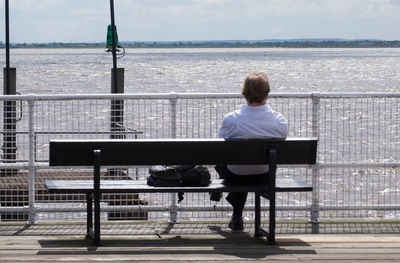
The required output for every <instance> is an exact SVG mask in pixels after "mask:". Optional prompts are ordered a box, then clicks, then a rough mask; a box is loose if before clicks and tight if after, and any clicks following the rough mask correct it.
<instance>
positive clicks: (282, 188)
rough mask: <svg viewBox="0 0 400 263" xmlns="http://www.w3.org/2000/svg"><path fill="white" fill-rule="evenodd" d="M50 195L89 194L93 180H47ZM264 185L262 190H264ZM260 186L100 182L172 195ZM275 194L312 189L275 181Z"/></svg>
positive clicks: (107, 189)
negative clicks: (174, 193) (157, 185)
mask: <svg viewBox="0 0 400 263" xmlns="http://www.w3.org/2000/svg"><path fill="white" fill-rule="evenodd" d="M45 185H46V187H47V189H48V190H49V192H50V193H83V192H84V193H90V192H93V180H47V181H46V183H45ZM266 187H267V186H266V185H265V186H264V188H265V189H266ZM264 188H263V186H260V185H229V186H226V185H224V184H222V180H219V179H218V180H212V182H211V184H210V185H209V186H193V187H191V186H188V187H154V186H149V185H147V182H146V181H143V180H140V181H134V180H108V181H107V180H102V181H101V182H100V191H101V192H102V193H172V192H177V191H182V192H256V191H259V192H262V191H263V190H264ZM276 191H277V192H307V191H312V187H311V186H310V185H307V184H306V183H304V182H302V181H298V180H295V179H290V178H287V179H279V180H277V181H276Z"/></svg>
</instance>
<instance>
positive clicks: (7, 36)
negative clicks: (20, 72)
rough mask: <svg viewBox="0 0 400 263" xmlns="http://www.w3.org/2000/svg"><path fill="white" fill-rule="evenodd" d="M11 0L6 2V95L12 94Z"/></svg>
mask: <svg viewBox="0 0 400 263" xmlns="http://www.w3.org/2000/svg"><path fill="white" fill-rule="evenodd" d="M9 8H10V7H9V0H6V2H5V12H6V13H5V19H6V23H5V24H6V28H5V30H6V78H7V80H6V89H5V91H6V92H5V94H10V90H9V88H10V75H9V74H10V71H9V69H10V12H9Z"/></svg>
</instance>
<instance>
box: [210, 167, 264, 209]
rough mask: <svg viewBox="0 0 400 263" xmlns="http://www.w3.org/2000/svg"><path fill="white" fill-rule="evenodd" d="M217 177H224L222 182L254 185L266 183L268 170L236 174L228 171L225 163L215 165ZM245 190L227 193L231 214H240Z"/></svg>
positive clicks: (245, 196)
mask: <svg viewBox="0 0 400 263" xmlns="http://www.w3.org/2000/svg"><path fill="white" fill-rule="evenodd" d="M215 170H216V171H217V173H218V175H219V177H220V178H221V179H224V184H227V185H228V184H239V185H246V184H248V185H254V184H260V183H267V180H268V172H267V173H265V174H251V175H237V174H234V173H232V172H231V171H229V169H228V168H227V166H226V165H217V166H215ZM246 199H247V192H245V193H229V194H228V196H227V197H226V200H227V201H228V202H229V203H230V204H231V205H232V207H233V216H242V212H243V208H244V205H245V204H246Z"/></svg>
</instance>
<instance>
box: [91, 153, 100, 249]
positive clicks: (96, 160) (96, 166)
mask: <svg viewBox="0 0 400 263" xmlns="http://www.w3.org/2000/svg"><path fill="white" fill-rule="evenodd" d="M100 155H101V150H99V149H94V150H93V170H94V172H93V197H94V198H93V199H94V239H93V244H94V245H96V246H100V245H101V240H100V235H101V234H100V199H101V193H100V158H101V156H100Z"/></svg>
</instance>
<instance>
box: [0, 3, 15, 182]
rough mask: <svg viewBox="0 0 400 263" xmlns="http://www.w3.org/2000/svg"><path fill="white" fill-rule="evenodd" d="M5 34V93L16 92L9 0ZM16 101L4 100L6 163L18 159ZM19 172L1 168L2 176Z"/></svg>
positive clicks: (4, 158)
mask: <svg viewBox="0 0 400 263" xmlns="http://www.w3.org/2000/svg"><path fill="white" fill-rule="evenodd" d="M5 20H6V21H5V33H6V34H5V36H6V67H5V68H4V69H3V74H4V78H3V81H4V83H3V94H4V95H15V94H16V69H15V68H11V67H10V17H9V0H5ZM15 104H16V102H15V101H4V102H3V145H2V150H3V155H2V159H3V162H5V163H13V162H15V160H16V152H17V144H16V107H15ZM16 172H18V170H17V169H7V170H6V169H4V170H1V175H2V176H10V175H13V174H15V173H16Z"/></svg>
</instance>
